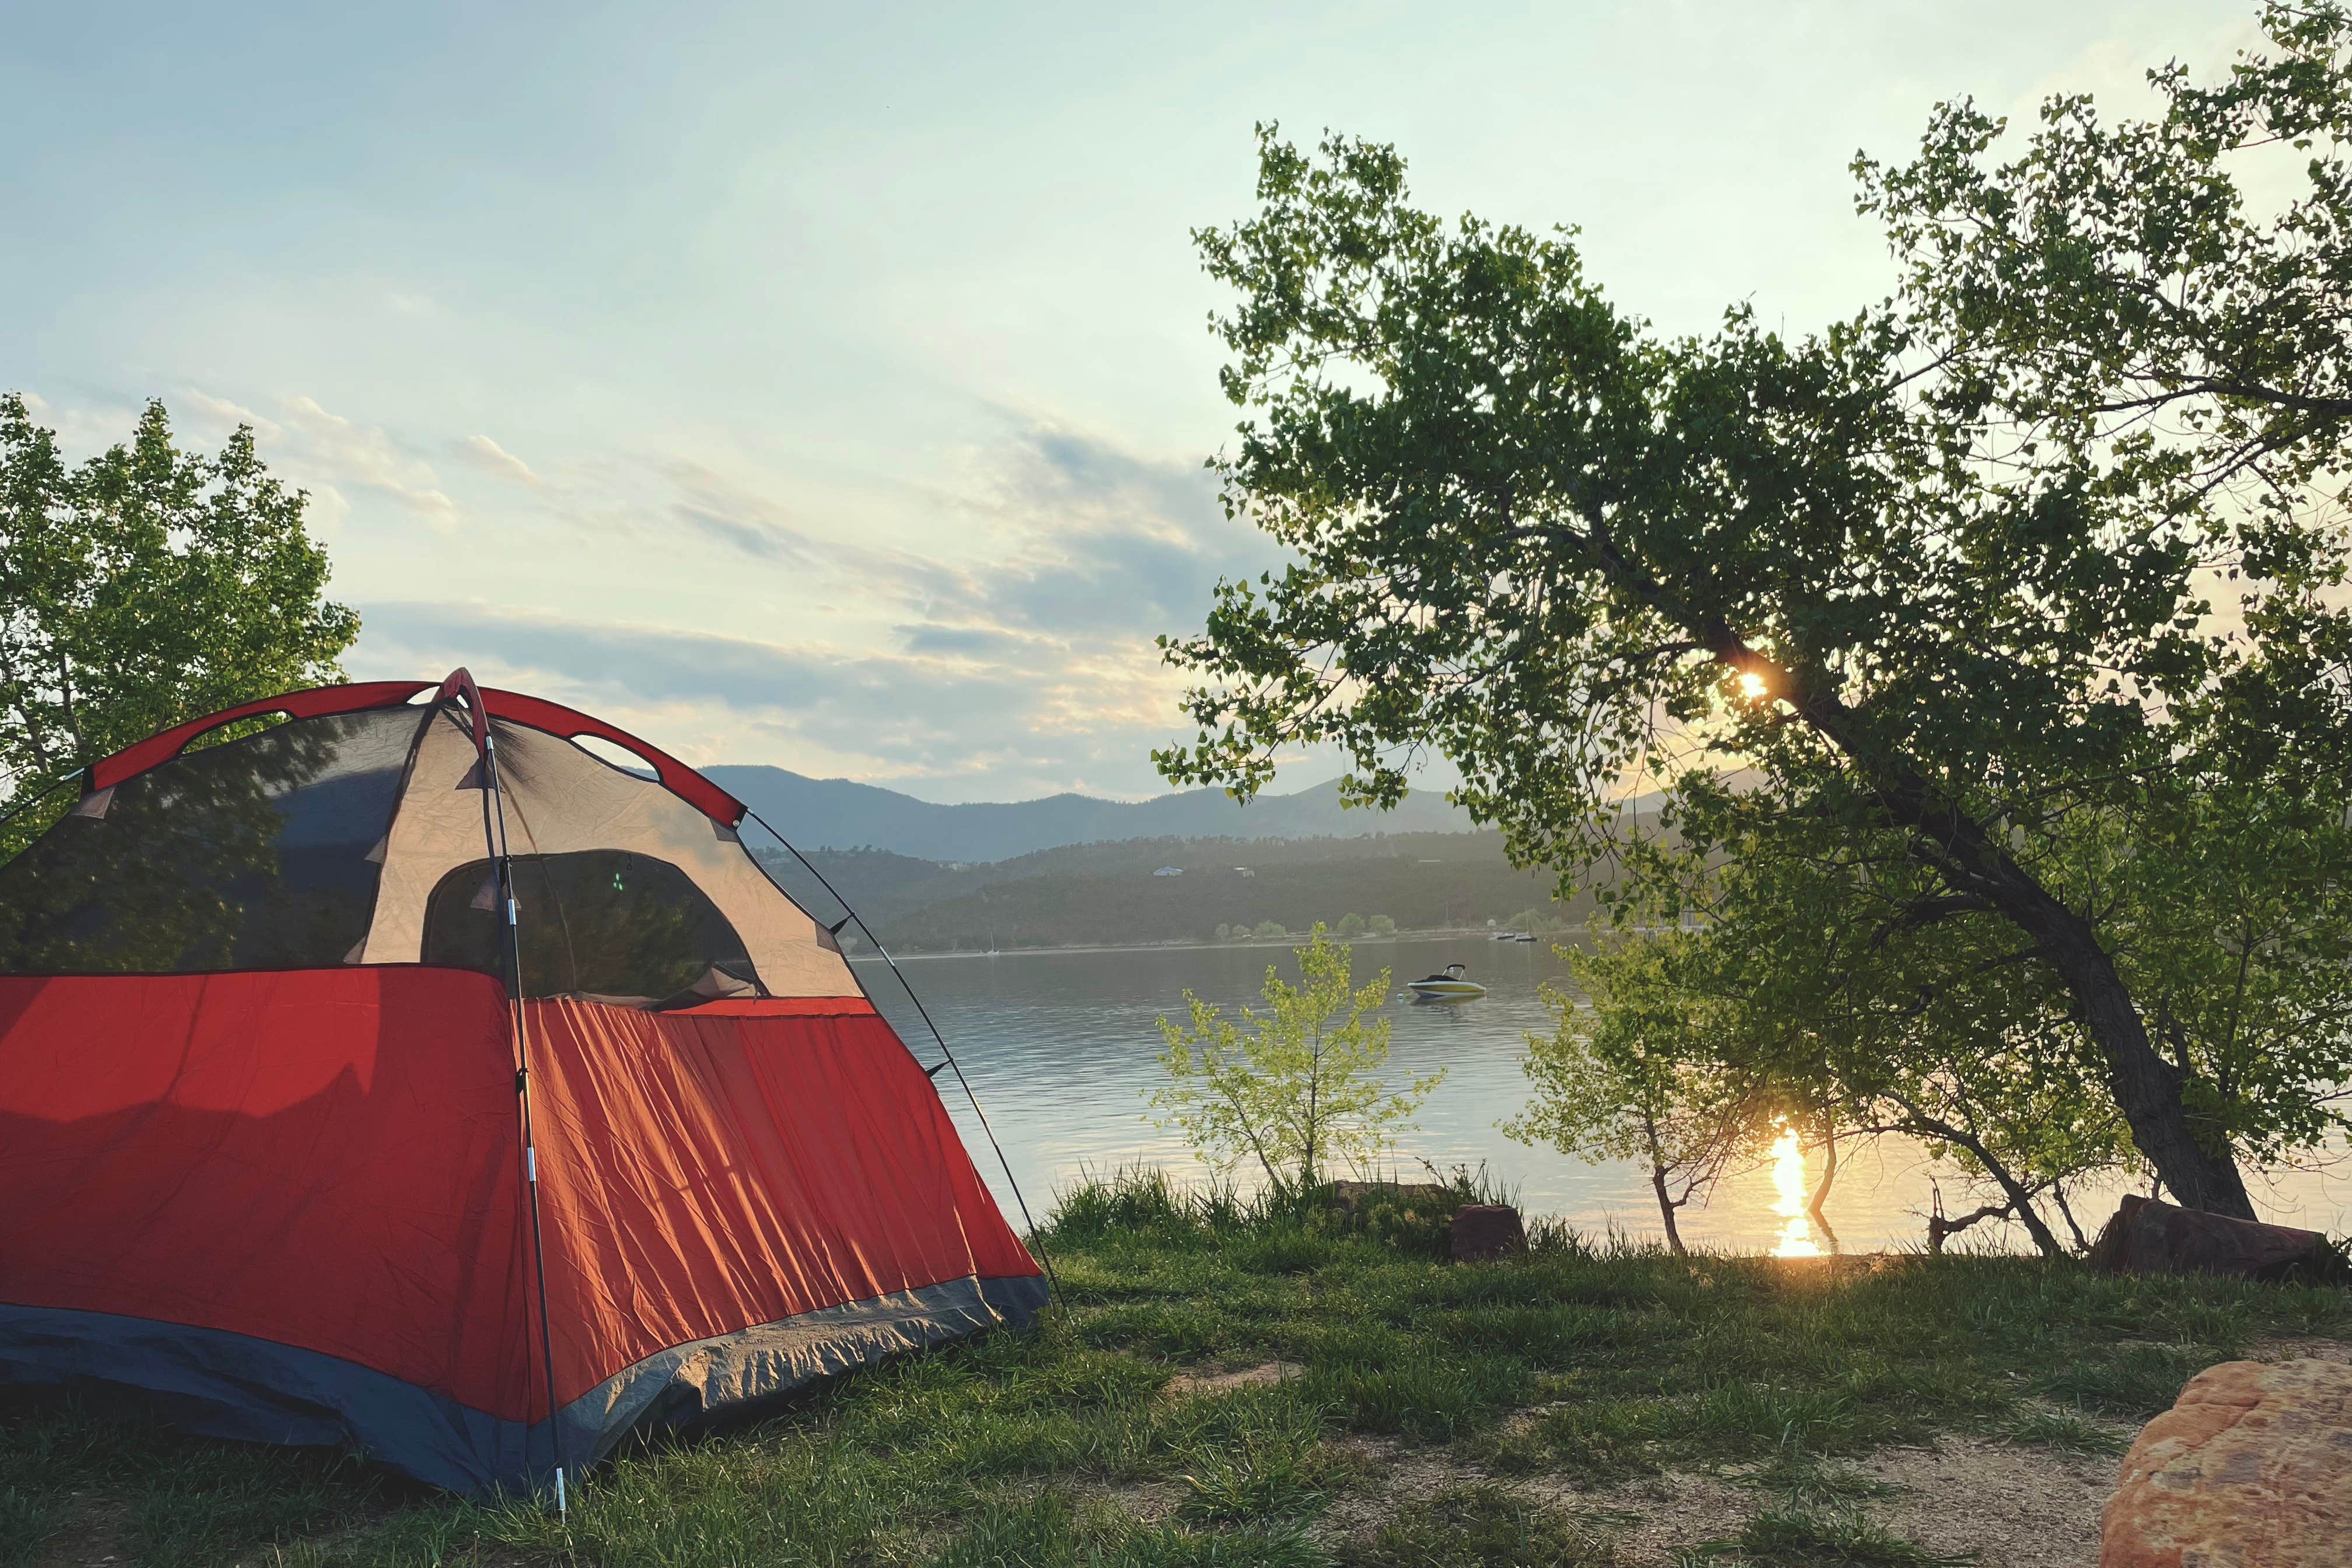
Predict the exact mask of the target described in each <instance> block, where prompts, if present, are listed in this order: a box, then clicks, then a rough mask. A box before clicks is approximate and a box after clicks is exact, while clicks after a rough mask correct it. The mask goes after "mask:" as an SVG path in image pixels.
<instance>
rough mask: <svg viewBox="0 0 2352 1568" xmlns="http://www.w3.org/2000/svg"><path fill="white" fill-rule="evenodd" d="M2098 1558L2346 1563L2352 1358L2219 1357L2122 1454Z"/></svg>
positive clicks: (2156, 1564)
mask: <svg viewBox="0 0 2352 1568" xmlns="http://www.w3.org/2000/svg"><path fill="white" fill-rule="evenodd" d="M2099 1541H2100V1545H2099V1568H2346V1565H2347V1564H2352V1366H2342V1365H2338V1364H2336V1363H2334V1362H2324V1361H2289V1362H2280V1363H2276V1364H2274V1365H2270V1366H2265V1365H2263V1363H2260V1362H2251V1361H2233V1362H2224V1363H2222V1364H2221V1365H2220V1366H2213V1367H2208V1368H2206V1369H2205V1370H2204V1371H2203V1372H2200V1373H2198V1374H2197V1375H2196V1376H2195V1377H2194V1378H2191V1379H2190V1380H2189V1386H2188V1387H2187V1388H2184V1389H2182V1390H2181V1391H2180V1398H2179V1400H2178V1401H2177V1402H2176V1403H2175V1404H2174V1405H2173V1406H2172V1408H2171V1409H2169V1410H2168V1411H2166V1412H2165V1413H2164V1414H2163V1415H2159V1416H2158V1417H2157V1418H2156V1419H2155V1420H2153V1421H2151V1422H2149V1423H2148V1424H2147V1426H2146V1427H2145V1428H2144V1429H2143V1430H2142V1431H2141V1432H2140V1435H2139V1440H2138V1441H2137V1442H2136V1443H2134V1444H2133V1445H2132V1447H2131V1452H2130V1453H2129V1454H2127V1455H2126V1456H2125V1458H2124V1467H2123V1477H2122V1479H2121V1480H2120V1481H2119V1482H2118V1484H2117V1485H2116V1495H2115V1496H2114V1497H2113V1498H2111V1499H2109V1500H2108V1501H2107V1508H2106V1512H2105V1514H2104V1515H2103V1516H2102V1519H2101V1524H2100V1531H2099Z"/></svg>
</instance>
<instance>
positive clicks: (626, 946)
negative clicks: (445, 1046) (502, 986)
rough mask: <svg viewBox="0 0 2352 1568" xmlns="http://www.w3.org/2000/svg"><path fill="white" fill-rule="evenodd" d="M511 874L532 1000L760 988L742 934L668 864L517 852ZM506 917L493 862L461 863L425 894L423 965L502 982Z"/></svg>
mask: <svg viewBox="0 0 2352 1568" xmlns="http://www.w3.org/2000/svg"><path fill="white" fill-rule="evenodd" d="M513 875H514V889H515V895H516V902H517V903H518V904H519V905H520V921H519V922H518V930H519V931H520V956H521V968H522V994H524V995H525V996H530V997H545V996H589V997H593V998H595V999H597V1000H599V1001H606V1002H622V1003H628V1004H633V1005H646V1004H653V1005H692V1004H694V1003H698V1002H707V1001H709V1000H711V999H712V998H713V997H714V996H724V995H730V994H751V993H752V992H753V991H754V990H755V988H756V985H757V980H758V976H757V975H756V973H754V971H753V969H752V966H751V957H750V955H749V954H748V953H746V952H744V950H743V940H742V938H740V936H738V935H736V934H735V928H734V927H733V926H732V925H730V924H729V923H728V921H727V917H726V916H724V915H722V914H720V913H719V909H718V906H717V905H715V904H713V903H712V902H711V901H710V900H709V897H708V896H707V895H706V894H705V893H704V892H703V891H702V889H699V888H698V887H696V886H695V885H694V883H693V881H692V879H689V878H688V876H687V874H686V873H685V872H684V871H682V870H680V869H679V868H677V867H676V866H673V865H671V864H670V863H669V862H667V861H666V860H656V859H655V858H653V857H652V856H649V855H639V854H636V853H635V852H633V851H630V850H626V849H584V850H576V851H573V852H572V853H570V854H559V855H518V856H516V857H515V858H514V860H513ZM502 917H503V911H502V910H499V894H498V876H497V870H496V868H494V867H493V866H492V865H491V863H490V862H489V861H488V860H475V861H471V862H468V863H467V864H466V865H463V866H460V867H458V868H457V869H455V870H453V871H451V872H450V873H449V874H448V875H446V876H445V877H443V878H442V879H441V880H440V882H439V884H438V885H437V886H436V887H435V888H434V889H433V894H432V897H431V898H430V899H429V900H427V901H426V905H425V963H432V964H441V965H445V966H446V967H449V968H455V969H478V970H481V971H482V972H483V973H488V974H495V975H497V976H499V978H500V979H504V978H505V977H506V973H507V957H506V952H505V948H504V943H505V936H506V932H505V921H504V920H503V918H502Z"/></svg>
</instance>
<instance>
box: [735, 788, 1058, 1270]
mask: <svg viewBox="0 0 2352 1568" xmlns="http://www.w3.org/2000/svg"><path fill="white" fill-rule="evenodd" d="M743 815H744V816H748V817H750V818H751V820H752V821H754V822H756V823H758V824H759V825H760V826H762V827H765V828H767V830H768V837H771V838H772V839H774V840H775V841H776V842H777V843H779V844H781V845H782V846H783V847H784V849H785V851H786V852H787V853H789V854H790V855H791V856H792V858H793V859H795V860H797V861H799V862H800V863H801V864H802V865H803V866H805V867H807V868H808V873H809V875H810V876H812V877H814V878H815V879H817V881H818V883H819V884H820V885H821V886H822V887H823V888H824V890H825V891H826V892H828V893H831V894H832V895H833V901H834V902H835V903H836V904H839V905H840V906H841V907H842V909H843V910H845V912H846V913H847V914H848V916H849V918H850V919H851V920H853V921H856V922H857V929H858V930H859V931H864V932H865V933H866V941H868V942H872V943H873V944H874V951H875V952H878V953H880V954H881V955H882V962H883V963H887V964H888V965H889V966H890V973H891V974H892V975H893V976H895V977H896V978H897V980H898V988H899V989H900V990H902V991H904V992H905V993H906V994H907V1000H908V1001H909V1002H912V1003H913V1004H914V1005H915V1011H916V1012H917V1013H919V1014H920V1015H922V1019H923V1026H924V1027H925V1028H927V1029H929V1030H930V1032H931V1038H932V1039H933V1040H934V1041H936V1042H938V1045H939V1047H940V1055H941V1056H943V1057H945V1058H947V1061H948V1067H949V1068H950V1070H951V1071H952V1072H953V1073H954V1074H955V1076H956V1082H958V1083H959V1084H961V1085H962V1086H963V1097H964V1098H965V1099H966V1100H970V1101H971V1113H972V1114H973V1115H974V1116H976V1117H978V1118H980V1130H981V1131H982V1132H983V1133H984V1134H986V1135H987V1138H988V1146H989V1147H990V1148H991V1149H993V1150H994V1151H995V1152H996V1163H997V1165H998V1167H999V1168H1000V1169H1002V1170H1003V1173H1004V1184H1005V1185H1006V1186H1008V1187H1010V1188H1012V1189H1013V1203H1014V1204H1016V1205H1019V1207H1020V1210H1021V1223H1022V1224H1023V1225H1024V1226H1028V1227H1029V1245H1030V1246H1031V1247H1034V1249H1035V1250H1036V1253H1037V1262H1038V1263H1039V1265H1040V1266H1041V1267H1043V1268H1045V1284H1046V1287H1047V1288H1048V1289H1051V1290H1052V1291H1053V1293H1054V1299H1055V1300H1056V1301H1059V1300H1062V1282H1061V1280H1060V1279H1056V1278H1055V1274H1054V1260H1053V1258H1050V1257H1048V1256H1046V1253H1045V1244H1044V1243H1042V1242H1040V1241H1039V1240H1038V1239H1037V1222H1036V1221H1035V1220H1034V1219H1032V1218H1030V1217H1029V1200H1028V1199H1027V1198H1025V1197H1024V1196H1022V1194H1021V1184H1020V1182H1018V1181H1017V1180H1015V1179H1014V1177H1013V1162H1012V1161H1010V1160H1008V1159H1006V1158H1005V1157H1004V1145H1003V1144H1002V1143H999V1142H997V1141H996V1129H995V1128H993V1127H991V1126H990V1125H989V1124H988V1112H987V1111H985V1110H982V1109H981V1108H980V1096H978V1095H977V1094H974V1093H973V1092H972V1089H971V1079H967V1078H965V1077H964V1076H963V1064H962V1063H961V1062H959V1061H958V1060H956V1054H955V1052H954V1051H952V1050H950V1048H949V1047H948V1041H947V1037H946V1036H945V1035H942V1034H940V1026H939V1025H937V1024H935V1023H933V1022H932V1021H931V1010H930V1009H929V1007H926V1006H924V1005H923V999H922V998H921V997H920V996H918V995H916V994H915V987H914V986H913V984H910V983H909V982H908V979H907V973H906V971H905V970H902V969H900V968H899V967H898V960H897V959H895V958H893V957H891V956H890V950H889V949H888V948H887V947H885V946H883V945H882V939H881V938H880V937H878V936H876V935H875V934H874V928H873V927H872V926H869V925H867V924H866V917H865V916H863V915H861V914H859V913H858V912H857V911H856V910H854V909H851V908H850V906H849V900H847V899H845V898H843V897H842V896H841V891H840V889H837V888H835V886H834V885H833V883H832V882H830V881H829V880H827V879H826V878H825V874H824V872H822V871H820V870H818V869H817V868H816V867H815V866H814V865H812V864H811V863H810V861H809V858H808V857H807V856H805V855H803V854H802V853H801V852H800V851H799V850H798V849H796V848H794V847H793V841H792V840H791V839H789V838H787V837H784V836H783V835H782V834H781V833H779V832H777V831H776V830H775V828H774V826H772V825H771V824H770V823H769V821H768V819H767V818H766V817H764V816H761V815H760V814H759V813H758V812H756V811H753V810H752V809H751V807H750V806H748V805H747V806H745V807H744V808H743ZM752 864H753V865H757V864H759V862H758V860H757V859H754V860H753V861H752ZM786 896H787V897H789V896H790V895H786ZM834 929H835V930H836V931H838V930H839V929H840V928H839V927H838V926H836V927H835V928H834ZM932 1070H933V1071H934V1072H936V1071H938V1070H939V1069H938V1068H933V1069H932Z"/></svg>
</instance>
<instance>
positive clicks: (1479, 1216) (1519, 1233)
mask: <svg viewBox="0 0 2352 1568" xmlns="http://www.w3.org/2000/svg"><path fill="white" fill-rule="evenodd" d="M1447 1236H1448V1239H1449V1240H1450V1241H1451V1243H1452V1245H1453V1247H1454V1262H1456V1263H1491V1262H1493V1261H1494V1260H1495V1259H1496V1258H1503V1257H1507V1256H1508V1255H1509V1254H1511V1253H1514V1252H1525V1251H1526V1250H1527V1249H1528V1231H1527V1226H1524V1225H1522V1224H1520V1223H1519V1211H1518V1210H1517V1209H1515V1208H1513V1207H1511V1206H1510V1205H1508V1204H1465V1205H1462V1206H1461V1207H1460V1208H1459V1209H1457V1210H1455V1211H1454V1223H1453V1225H1452V1226H1451V1227H1450V1228H1449V1230H1448V1232H1447Z"/></svg>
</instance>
